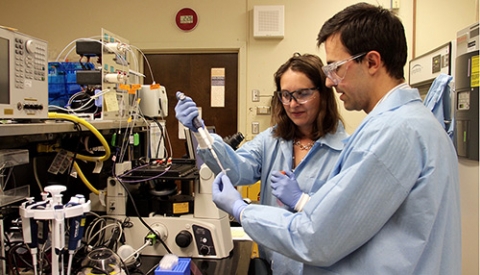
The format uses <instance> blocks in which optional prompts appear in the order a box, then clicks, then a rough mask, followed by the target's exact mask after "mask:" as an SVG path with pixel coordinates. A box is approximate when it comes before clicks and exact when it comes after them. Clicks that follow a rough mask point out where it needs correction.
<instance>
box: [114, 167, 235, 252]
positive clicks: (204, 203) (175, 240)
mask: <svg viewBox="0 0 480 275" xmlns="http://www.w3.org/2000/svg"><path fill="white" fill-rule="evenodd" d="M214 179H215V174H214V173H213V172H212V171H211V170H210V168H208V167H207V166H206V165H205V164H203V165H202V166H201V168H200V170H199V171H198V179H195V180H194V194H193V197H194V210H193V214H184V215H179V216H167V215H165V214H161V213H158V214H155V211H153V212H151V213H150V214H149V215H148V217H143V220H144V221H145V222H146V223H147V224H148V225H149V226H150V228H151V229H153V230H154V231H155V232H153V233H154V234H155V235H157V236H159V237H160V238H161V239H162V241H163V242H164V243H165V245H166V246H167V247H168V248H169V249H170V250H171V253H173V254H175V255H177V256H179V257H190V258H208V259H222V258H226V257H228V256H229V255H230V252H231V251H232V250H233V239H232V234H231V230H230V219H229V215H228V214H227V213H225V212H224V211H222V210H220V209H218V208H217V206H216V205H215V204H214V203H213V201H212V183H213V180H214ZM117 217H118V218H120V219H121V217H119V216H117ZM125 217H126V216H125ZM129 219H130V222H131V223H132V224H133V226H132V227H130V228H125V230H124V236H125V243H126V244H128V245H130V246H131V247H133V248H139V247H142V250H141V254H142V255H149V256H163V255H166V254H168V253H169V252H168V251H167V250H166V248H165V247H164V246H163V245H162V244H161V242H155V243H151V240H150V239H148V238H147V236H148V235H151V234H152V232H151V231H150V230H149V229H148V228H147V227H146V226H144V225H143V224H142V222H141V221H140V218H138V217H129ZM146 243H149V245H145V244H146ZM138 252H140V251H138Z"/></svg>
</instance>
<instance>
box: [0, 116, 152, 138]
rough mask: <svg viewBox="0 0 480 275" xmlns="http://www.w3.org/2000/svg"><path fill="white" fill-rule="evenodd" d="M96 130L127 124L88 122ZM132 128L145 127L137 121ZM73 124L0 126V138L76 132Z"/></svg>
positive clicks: (54, 122)
mask: <svg viewBox="0 0 480 275" xmlns="http://www.w3.org/2000/svg"><path fill="white" fill-rule="evenodd" d="M88 122H89V123H90V124H92V125H93V126H94V127H95V128H96V129H97V130H109V129H118V128H120V127H121V128H125V127H127V122H126V120H125V121H119V120H94V121H88ZM132 124H133V125H134V127H142V126H146V124H145V122H144V121H143V120H139V121H136V122H133V123H131V124H130V126H131V125H132ZM81 127H82V130H83V131H88V129H87V128H86V127H85V126H83V125H82V126H81ZM76 131H77V130H76V129H75V128H74V124H73V123H72V122H66V121H62V122H56V121H54V120H48V121H45V122H33V123H18V124H0V137H6V136H19V135H38V134H53V133H65V132H76Z"/></svg>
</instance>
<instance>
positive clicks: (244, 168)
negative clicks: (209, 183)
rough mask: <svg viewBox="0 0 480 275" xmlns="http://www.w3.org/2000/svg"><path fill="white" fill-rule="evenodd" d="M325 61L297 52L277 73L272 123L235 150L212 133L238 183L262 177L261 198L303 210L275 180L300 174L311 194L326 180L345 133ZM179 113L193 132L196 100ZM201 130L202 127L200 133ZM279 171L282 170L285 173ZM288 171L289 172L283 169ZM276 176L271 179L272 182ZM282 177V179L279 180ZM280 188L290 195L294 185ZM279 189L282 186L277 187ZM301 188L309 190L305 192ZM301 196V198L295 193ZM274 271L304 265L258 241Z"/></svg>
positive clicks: (205, 154)
mask: <svg viewBox="0 0 480 275" xmlns="http://www.w3.org/2000/svg"><path fill="white" fill-rule="evenodd" d="M322 66H323V63H322V61H321V60H320V58H319V57H318V56H315V55H311V54H304V55H300V54H295V55H294V56H293V57H291V58H290V59H289V60H288V61H287V62H286V63H284V64H283V65H281V66H280V68H279V69H278V70H277V72H276V73H275V74H274V79H275V85H276V88H277V91H275V92H274V95H273V96H274V98H273V100H272V122H273V124H274V125H273V126H272V127H270V128H268V129H267V130H265V131H263V132H261V133H260V134H258V135H257V136H255V138H254V139H252V140H251V141H248V142H246V143H244V144H243V145H242V146H241V147H240V148H239V149H237V150H236V151H235V150H233V149H232V148H231V147H230V146H229V145H228V144H226V143H225V142H223V140H222V138H221V137H220V136H218V135H215V134H212V135H211V136H210V138H211V142H212V144H213V148H214V150H215V152H216V154H217V155H218V157H219V159H220V161H221V163H222V166H223V167H224V168H226V169H228V172H227V174H228V177H229V178H230V180H231V181H232V183H233V184H234V185H236V186H239V185H249V184H253V183H255V182H257V181H258V180H260V181H261V189H260V203H261V204H263V205H270V206H276V207H279V206H280V207H285V208H287V209H290V210H292V211H301V206H300V207H299V208H296V207H295V205H283V203H281V202H280V201H279V200H278V199H277V198H276V197H275V196H274V195H273V193H272V188H271V184H276V183H278V184H281V183H282V182H283V183H287V182H288V180H289V179H296V180H297V181H298V186H295V187H294V189H295V190H297V191H299V193H296V194H297V195H300V196H302V197H303V198H304V200H303V202H305V199H306V200H308V196H309V195H311V194H313V193H315V192H316V191H317V190H318V189H319V188H320V187H321V186H322V185H323V183H324V182H325V180H326V179H327V177H328V174H329V173H330V171H331V170H332V167H333V165H334V163H335V162H336V160H337V158H338V156H339V154H340V152H341V150H342V149H343V143H342V140H343V139H345V138H346V137H347V134H346V133H345V130H344V127H343V124H342V121H341V117H340V114H339V112H338V109H337V102H336V99H335V95H334V92H333V90H332V89H331V88H327V87H326V86H325V74H324V73H323V71H322ZM175 112H176V117H177V119H178V120H179V121H180V122H181V123H182V124H183V125H185V126H186V127H189V128H191V130H193V131H194V132H196V129H194V127H193V126H192V118H194V117H197V116H198V110H197V107H196V104H195V103H194V102H193V101H192V100H191V99H190V98H187V99H185V100H183V101H179V102H178V103H177V106H176V107H175ZM196 134H197V135H198V133H196ZM197 140H199V148H198V150H199V154H200V156H201V158H202V159H203V160H205V163H206V164H207V165H208V167H210V169H212V171H213V172H215V173H216V174H217V173H219V172H220V171H221V169H220V168H219V167H218V165H217V163H216V161H215V160H214V158H213V157H212V155H211V153H210V151H209V150H207V149H206V144H205V143H203V142H202V140H201V139H198V138H197ZM281 171H284V172H283V173H281ZM284 174H286V175H284ZM272 181H273V182H272ZM279 182H280V183H279ZM285 187H286V188H284V190H287V191H289V192H288V193H285V194H278V193H277V194H276V195H277V197H282V196H283V198H282V201H284V202H285V201H288V198H287V197H288V196H292V192H290V191H291V190H288V186H285ZM277 192H279V191H277ZM280 192H281V191H280ZM303 194H305V195H304V196H303ZM296 199H298V198H296ZM259 249H260V255H261V256H262V257H264V258H265V259H267V261H269V262H270V264H271V266H272V270H273V272H274V274H300V273H301V271H302V270H301V268H302V265H301V264H300V263H298V262H296V261H294V260H292V259H289V258H286V257H285V256H283V255H281V254H278V253H275V252H272V251H270V250H268V249H267V248H265V247H259Z"/></svg>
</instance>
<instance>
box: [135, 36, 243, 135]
mask: <svg viewBox="0 0 480 275" xmlns="http://www.w3.org/2000/svg"><path fill="white" fill-rule="evenodd" d="M202 43H203V42H200V43H196V45H195V47H192V43H191V42H190V43H186V42H175V43H163V42H162V43H161V44H157V43H143V44H142V43H137V44H136V45H137V47H138V48H139V49H141V51H142V52H143V53H144V54H145V55H146V54H179V53H184V54H185V53H189V54H190V53H191V54H198V53H237V54H238V79H237V83H238V87H237V89H238V93H237V97H238V98H237V105H238V106H237V109H238V114H237V129H238V131H239V132H241V133H245V134H246V133H249V131H247V111H248V110H247V100H248V93H247V92H246V91H247V79H246V77H247V46H246V42H245V41H236V42H235V43H225V45H222V44H221V43H218V42H216V43H215V44H216V45H214V46H213V45H207V44H205V45H202ZM169 44H171V45H169ZM173 44H175V45H173ZM137 52H138V51H137ZM136 58H137V60H138V64H139V69H140V70H141V71H142V73H143V67H144V61H145V59H144V57H143V56H142V55H141V53H139V52H138V53H137V57H136ZM142 80H143V79H142ZM141 84H143V83H141ZM169 104H174V103H169ZM168 115H169V116H175V114H168Z"/></svg>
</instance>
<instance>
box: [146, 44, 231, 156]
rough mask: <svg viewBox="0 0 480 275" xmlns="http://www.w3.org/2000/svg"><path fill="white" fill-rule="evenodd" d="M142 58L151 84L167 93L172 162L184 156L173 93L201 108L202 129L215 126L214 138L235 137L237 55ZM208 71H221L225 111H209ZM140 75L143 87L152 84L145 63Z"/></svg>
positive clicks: (218, 109)
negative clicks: (182, 95) (148, 64)
mask: <svg viewBox="0 0 480 275" xmlns="http://www.w3.org/2000/svg"><path fill="white" fill-rule="evenodd" d="M146 58H147V60H148V62H149V63H150V66H151V69H152V73H153V76H154V80H155V82H156V83H159V84H160V85H162V86H164V87H165V88H166V90H167V96H168V117H167V118H166V127H167V131H168V134H169V138H170V142H171V144H172V150H173V157H174V158H181V157H183V156H185V155H186V154H187V149H186V144H185V140H184V139H179V135H178V127H179V126H178V120H177V119H176V118H175V105H176V104H177V99H176V97H175V94H176V92H177V91H181V92H183V93H184V94H185V95H187V96H189V97H191V98H192V99H193V100H194V101H195V103H196V104H197V106H198V107H201V108H202V119H203V121H204V122H205V125H206V126H215V128H216V132H217V134H219V135H220V136H222V137H226V136H230V135H233V134H235V133H237V113H238V112H237V106H238V104H237V101H238V100H237V98H238V54H237V53H194V54H147V55H146ZM212 68H224V69H225V104H224V106H225V107H211V104H210V102H211V101H210V96H211V86H212V82H211V71H212ZM144 72H145V75H146V78H145V84H150V83H152V76H151V73H150V69H149V68H148V67H147V64H146V62H145V64H144ZM167 149H168V147H167Z"/></svg>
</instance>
